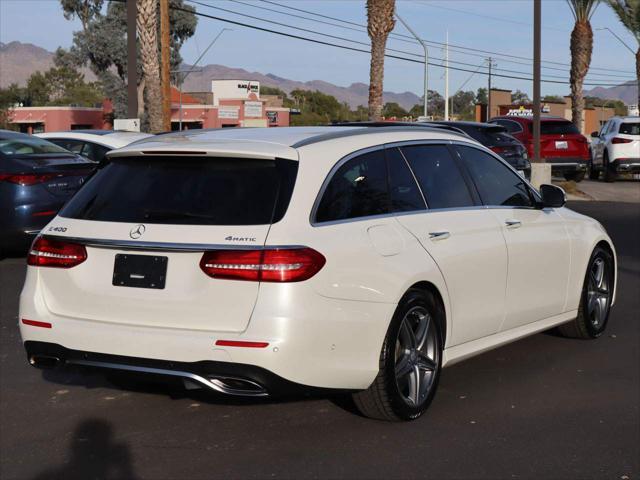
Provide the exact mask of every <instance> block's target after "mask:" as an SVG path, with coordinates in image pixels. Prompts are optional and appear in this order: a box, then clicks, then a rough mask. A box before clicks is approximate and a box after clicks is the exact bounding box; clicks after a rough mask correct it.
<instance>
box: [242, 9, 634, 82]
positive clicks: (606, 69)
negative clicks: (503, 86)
mask: <svg viewBox="0 0 640 480" xmlns="http://www.w3.org/2000/svg"><path fill="white" fill-rule="evenodd" d="M231 1H235V0H231ZM259 1H260V2H263V3H269V4H272V5H277V6H279V7H281V8H286V9H289V10H294V11H298V12H302V13H306V14H309V15H314V16H318V17H320V18H325V19H330V20H334V21H336V22H341V23H344V24H348V25H353V26H357V27H360V28H364V29H366V28H367V27H366V25H362V24H359V23H357V22H352V21H349V20H344V19H341V18H337V17H332V16H329V15H323V14H321V13H317V12H313V11H310V10H304V9H301V8H296V7H292V6H289V5H283V4H281V3H278V2H274V1H273V0H259ZM254 6H255V5H254ZM255 7H256V8H264V7H257V6H255ZM280 13H282V12H280ZM334 26H337V25H334ZM390 36H393V37H402V38H404V39H405V40H403V41H407V40H406V39H409V40H408V41H409V42H410V43H414V41H413V39H412V38H411V37H410V36H408V35H403V34H401V33H396V32H391V34H390ZM424 41H425V42H427V43H433V44H436V45H442V46H444V43H443V42H437V41H434V40H424ZM449 46H450V47H455V48H459V49H464V50H469V51H473V52H478V53H481V54H483V55H492V56H494V57H508V58H515V59H519V60H526V61H528V62H530V64H532V63H533V59H532V58H528V57H523V56H519V55H511V54H507V53H500V52H492V51H489V50H482V49H477V48H471V47H465V46H462V45H451V44H450V45H449ZM542 63H548V64H552V65H561V66H564V67H571V65H570V64H568V63H562V62H555V61H551V60H543V62H542ZM591 69H592V70H604V71H606V72H620V73H626V74H629V75H634V76H635V73H634V72H631V71H628V70H617V69H612V68H608V67H591Z"/></svg>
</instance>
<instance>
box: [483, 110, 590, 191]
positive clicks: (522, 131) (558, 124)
mask: <svg viewBox="0 0 640 480" xmlns="http://www.w3.org/2000/svg"><path fill="white" fill-rule="evenodd" d="M490 123H495V124H497V125H502V126H503V127H505V128H506V129H507V131H508V132H509V133H510V134H511V135H513V136H514V137H515V138H517V139H518V140H520V141H521V142H522V143H523V144H524V145H525V146H526V147H527V151H528V153H529V157H533V117H532V116H503V117H496V118H492V119H491V120H490ZM540 156H541V157H542V158H544V160H545V162H546V163H550V164H551V174H552V175H554V176H561V177H564V178H565V179H567V180H574V181H576V182H580V181H582V179H583V178H584V176H585V174H586V172H587V167H588V165H589V160H590V159H591V154H590V152H589V142H588V141H587V138H586V137H585V136H584V135H582V134H581V133H580V131H579V130H578V128H577V127H576V126H575V125H574V124H573V123H571V121H569V120H566V119H564V118H560V117H543V118H541V119H540Z"/></svg>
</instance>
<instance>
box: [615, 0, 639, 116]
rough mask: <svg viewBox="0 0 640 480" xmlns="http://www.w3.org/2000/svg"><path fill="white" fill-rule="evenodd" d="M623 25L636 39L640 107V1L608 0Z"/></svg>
mask: <svg viewBox="0 0 640 480" xmlns="http://www.w3.org/2000/svg"><path fill="white" fill-rule="evenodd" d="M608 3H609V5H611V8H613V10H614V11H615V12H616V14H617V15H618V18H619V19H620V21H621V22H622V24H623V25H624V26H625V27H626V28H627V30H629V31H630V32H631V34H632V35H633V36H634V37H636V41H637V42H638V50H636V85H637V89H638V105H640V0H608Z"/></svg>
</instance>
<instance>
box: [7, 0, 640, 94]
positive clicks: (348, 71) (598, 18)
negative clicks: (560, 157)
mask: <svg viewBox="0 0 640 480" xmlns="http://www.w3.org/2000/svg"><path fill="white" fill-rule="evenodd" d="M201 1H202V2H203V3H207V4H208V5H210V7H213V8H210V7H207V6H201V5H195V6H196V8H197V10H198V11H200V12H202V13H207V14H209V15H214V16H218V17H223V18H227V19H231V20H237V21H240V22H244V23H250V24H253V25H258V26H261V27H264V28H271V29H273V30H279V31H283V32H288V33H292V34H298V35H301V36H305V37H311V38H315V39H319V40H323V41H328V42H332V43H340V44H345V45H352V46H354V47H356V48H364V49H366V48H367V46H366V45H360V44H352V43H349V42H346V41H342V40H336V39H335V38H333V39H332V38H326V37H323V36H321V35H318V34H314V33H309V32H300V31H296V30H295V29H294V28H288V27H285V26H281V25H273V24H269V23H267V22H265V20H271V21H276V22H280V23H282V24H286V25H292V26H295V27H301V28H305V29H308V30H313V31H316V32H320V33H323V34H328V35H334V36H338V37H344V38H347V39H351V40H356V41H358V42H364V43H365V44H366V43H368V37H367V34H366V31H364V30H361V29H359V27H358V26H356V25H353V24H345V23H343V24H341V25H343V26H344V27H348V28H342V27H338V26H333V25H327V24H322V23H317V22H314V21H310V20H305V19H301V18H296V17H293V16H292V15H300V16H305V17H310V18H316V19H318V20H322V21H326V22H330V23H338V22H336V21H335V20H330V19H327V18H321V17H312V16H311V15H309V14H307V13H303V12H300V11H293V10H290V9H287V8H285V7H287V6H288V7H295V8H299V9H303V10H307V11H309V12H315V13H319V14H323V15H327V16H330V17H335V18H337V19H340V20H345V21H349V22H353V23H355V24H362V25H364V24H366V13H365V8H364V5H365V1H364V0H323V1H318V0H273V1H274V2H276V3H279V4H281V5H284V7H282V6H279V5H276V4H274V3H267V2H263V1H258V0H215V1H211V0H201ZM542 5H543V7H542V8H543V39H542V52H543V53H542V56H543V60H545V61H548V62H557V63H559V64H556V63H547V64H545V65H546V66H547V67H550V68H548V69H544V70H543V77H547V78H549V79H552V80H558V81H568V78H569V72H568V66H566V65H568V63H569V61H570V53H569V36H570V32H571V29H572V28H573V17H572V15H571V13H570V10H569V7H568V6H567V4H566V2H565V0H544V1H543V4H542ZM221 8H224V9H227V10H232V11H234V12H238V13H240V14H234V13H229V12H224V11H221V10H220V9H221ZM265 8H270V9H272V10H278V11H281V12H285V13H277V12H273V11H267V10H265ZM397 11H398V13H399V14H400V15H401V16H402V17H403V18H404V19H405V20H406V21H407V22H409V23H410V25H411V26H412V28H413V29H414V30H415V31H416V32H417V33H418V34H419V35H420V36H421V37H422V38H424V39H426V40H430V41H435V42H444V41H445V38H446V34H447V31H448V32H449V42H450V44H451V45H455V46H459V47H465V48H474V49H478V50H486V51H490V52H495V53H497V54H499V55H496V57H499V58H497V59H496V60H494V62H495V64H496V65H495V68H496V71H497V73H498V74H504V75H515V76H525V77H527V76H530V75H531V74H530V72H531V65H530V61H528V60H527V59H530V58H531V57H532V25H531V24H532V13H533V6H532V1H531V0H411V1H409V0H406V1H401V0H399V1H398V2H397ZM287 12H288V13H287ZM245 15H252V16H254V17H258V19H253V18H247V17H246V16H245ZM592 25H593V27H594V30H595V29H597V28H602V27H608V28H610V29H611V30H613V31H614V32H615V33H616V34H618V35H619V36H620V37H621V38H622V39H623V40H624V41H625V42H626V43H627V44H628V45H629V46H630V47H631V48H633V49H635V48H637V44H636V41H635V39H634V38H633V37H632V36H631V34H630V33H629V32H627V31H626V30H625V29H624V27H623V26H622V25H621V24H620V22H619V21H618V19H617V17H616V16H615V15H614V14H613V12H612V11H611V10H610V8H609V7H608V6H607V5H606V4H601V5H600V6H599V7H598V9H597V10H596V13H595V15H594V16H593V18H592ZM225 26H226V27H229V28H233V31H228V32H225V33H224V34H223V35H222V37H221V38H220V40H219V41H218V42H217V43H216V44H215V45H214V46H213V47H212V49H211V50H210V51H209V52H208V53H207V55H206V56H205V58H204V59H203V62H201V63H204V64H207V63H218V64H222V65H227V66H229V67H238V68H244V69H246V70H249V71H257V72H260V73H265V74H266V73H272V74H275V75H278V76H281V77H285V78H289V79H292V80H300V81H307V80H325V81H329V82H332V83H334V84H337V85H343V86H348V85H349V84H351V83H353V82H365V83H366V82H368V73H369V57H368V55H367V54H365V53H358V52H352V51H347V50H341V49H337V48H333V47H329V46H325V45H318V44H313V43H309V42H304V41H300V40H295V39H292V38H286V37H282V36H278V35H274V34H271V33H266V32H261V31H256V30H251V29H247V28H245V27H240V26H230V25H226V24H225V23H223V22H220V21H217V20H211V19H207V18H200V19H199V24H198V29H197V32H196V34H195V36H194V37H193V38H191V39H190V40H189V41H188V42H187V43H186V45H185V46H184V48H183V50H182V54H183V57H184V59H185V61H187V62H193V61H194V60H195V59H196V58H197V57H198V56H199V54H200V53H201V52H202V51H203V50H204V49H205V48H206V47H207V45H208V44H209V42H210V41H211V40H212V39H213V37H214V36H215V35H216V34H217V33H218V32H219V31H220V29H221V28H223V27H225ZM79 28H80V24H79V22H78V21H77V20H75V21H69V20H66V19H65V18H64V17H63V15H62V11H61V8H60V4H59V2H58V1H57V0H0V41H2V42H4V43H7V42H10V41H13V40H18V41H21V42H29V43H33V44H35V45H38V46H41V47H44V48H46V49H48V50H50V51H53V50H55V48H56V47H58V46H63V47H68V46H69V45H70V44H71V42H72V34H73V31H74V30H77V29H79ZM354 29H355V30H354ZM394 32H396V33H399V34H402V35H408V34H409V33H408V32H407V30H405V29H404V27H403V26H402V25H401V24H400V23H397V24H396V28H395V30H394ZM404 40H405V41H403V39H402V38H395V37H390V41H389V43H388V48H389V49H397V50H402V51H404V52H409V53H413V54H415V55H417V56H415V55H410V54H407V53H399V54H398V55H402V56H405V57H410V58H421V55H422V48H421V47H420V46H419V45H417V44H415V43H411V41H406V40H407V39H404ZM454 50H456V51H454ZM390 53H395V52H390ZM429 54H430V56H431V57H432V58H434V63H441V62H440V60H435V59H441V58H443V56H444V55H443V50H442V48H441V47H439V46H435V45H434V46H431V47H429ZM504 55H511V56H515V57H522V58H513V57H504ZM487 56H489V54H488V53H481V52H475V51H469V50H461V49H458V48H455V49H454V48H453V47H452V49H451V51H450V60H451V61H452V63H451V66H452V67H459V68H463V69H467V70H471V71H474V70H476V69H477V68H478V67H479V66H480V65H481V64H482V63H483V62H484V58H485V57H487ZM453 62H462V63H467V64H469V65H462V64H460V63H453ZM515 62H517V63H515ZM591 65H592V69H591V71H590V77H588V78H589V80H588V83H607V84H609V83H619V82H623V81H627V80H632V79H633V78H634V74H633V72H634V57H633V55H632V54H631V52H630V51H629V50H627V49H626V48H625V47H624V46H623V45H622V44H621V43H620V41H619V40H617V39H616V38H615V37H614V36H613V35H612V34H611V33H610V32H609V31H606V30H596V31H594V53H593V60H592V64H591ZM0 68H1V66H0ZM422 68H423V67H422V65H421V64H418V63H409V62H406V61H402V60H396V59H387V61H386V64H385V90H391V91H395V92H403V91H412V92H415V93H418V94H420V93H421V91H422V71H423V70H422ZM504 70H512V71H515V72H523V73H513V72H505V71H504ZM429 74H430V88H432V89H435V90H438V91H439V92H440V93H441V94H442V93H444V70H443V69H442V68H438V67H430V70H429ZM470 75H471V74H470V73H469V72H461V71H451V74H450V92H451V94H453V92H455V91H456V90H457V89H459V88H460V87H461V86H462V85H463V83H464V82H465V81H467V79H469V77H470ZM486 83H487V77H486V76H485V75H481V74H475V75H473V76H472V77H471V79H470V80H469V81H468V82H467V83H466V85H465V86H464V89H465V90H467V89H473V90H475V89H477V88H478V87H481V86H486ZM493 84H494V85H495V86H496V87H498V88H509V89H514V90H515V89H521V90H524V91H526V92H528V93H529V94H531V82H530V81H524V80H514V79H508V78H498V77H496V78H494V81H493ZM587 88H589V87H587ZM568 92H569V87H568V85H564V84H551V83H543V86H542V93H543V94H560V95H564V94H568Z"/></svg>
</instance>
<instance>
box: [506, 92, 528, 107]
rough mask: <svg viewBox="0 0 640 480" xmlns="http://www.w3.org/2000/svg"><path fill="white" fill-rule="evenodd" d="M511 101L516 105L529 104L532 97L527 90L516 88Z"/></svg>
mask: <svg viewBox="0 0 640 480" xmlns="http://www.w3.org/2000/svg"><path fill="white" fill-rule="evenodd" d="M511 103H513V104H514V105H527V104H529V103H531V99H530V98H529V95H527V94H526V93H525V92H522V91H520V90H516V91H515V92H513V93H512V94H511Z"/></svg>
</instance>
